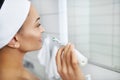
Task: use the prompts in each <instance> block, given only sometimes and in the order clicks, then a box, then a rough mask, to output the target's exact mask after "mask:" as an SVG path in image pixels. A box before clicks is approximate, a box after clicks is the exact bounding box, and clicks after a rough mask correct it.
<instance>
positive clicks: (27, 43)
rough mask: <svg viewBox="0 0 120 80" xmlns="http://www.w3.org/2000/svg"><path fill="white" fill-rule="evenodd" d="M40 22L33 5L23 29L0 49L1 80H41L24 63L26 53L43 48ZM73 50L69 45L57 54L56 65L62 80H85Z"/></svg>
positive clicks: (42, 30) (42, 29)
mask: <svg viewBox="0 0 120 80" xmlns="http://www.w3.org/2000/svg"><path fill="white" fill-rule="evenodd" d="M39 20H40V17H39V15H38V13H37V11H36V10H35V8H34V7H33V6H32V5H31V7H30V11H29V14H28V16H27V18H26V20H25V22H24V23H23V26H22V28H21V29H20V30H19V31H18V33H17V34H16V35H15V36H14V37H13V39H12V40H11V41H10V42H9V43H8V44H7V45H6V46H5V47H3V48H2V49H0V80H40V79H38V78H37V77H36V76H34V75H33V74H32V73H31V72H29V71H27V70H26V69H25V68H24V65H23V63H22V62H23V57H24V55H25V54H26V52H29V51H34V50H38V49H41V47H42V40H41V37H42V36H41V34H42V32H44V28H43V27H42V26H41V24H40V22H39ZM73 49H74V47H73V45H72V44H67V45H66V46H64V47H62V48H60V49H59V50H58V52H57V55H56V64H57V69H58V72H59V74H60V76H61V78H62V80H84V77H83V74H82V72H81V70H80V68H79V66H78V62H77V60H76V57H75V55H74V53H75V52H74V50H73ZM63 53H64V54H63Z"/></svg>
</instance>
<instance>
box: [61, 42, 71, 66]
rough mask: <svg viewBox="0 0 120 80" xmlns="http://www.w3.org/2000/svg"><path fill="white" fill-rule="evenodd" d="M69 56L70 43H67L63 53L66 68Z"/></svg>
mask: <svg viewBox="0 0 120 80" xmlns="http://www.w3.org/2000/svg"><path fill="white" fill-rule="evenodd" d="M69 54H70V43H68V44H67V45H66V47H65V51H64V57H63V58H64V61H65V64H66V66H68V58H69Z"/></svg>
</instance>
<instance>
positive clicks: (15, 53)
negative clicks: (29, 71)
mask: <svg viewBox="0 0 120 80" xmlns="http://www.w3.org/2000/svg"><path fill="white" fill-rule="evenodd" d="M24 54H25V53H23V52H20V51H19V50H17V49H9V48H6V49H3V50H1V51H0V66H1V67H2V68H5V69H11V68H12V69H20V68H24V65H23V57H24Z"/></svg>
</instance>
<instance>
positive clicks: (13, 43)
mask: <svg viewBox="0 0 120 80" xmlns="http://www.w3.org/2000/svg"><path fill="white" fill-rule="evenodd" d="M7 46H9V47H11V48H19V47H20V43H19V41H18V36H17V35H15V36H14V37H13V38H12V40H11V41H10V42H9V43H8V45H7Z"/></svg>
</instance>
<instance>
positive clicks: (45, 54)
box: [38, 37, 87, 80]
mask: <svg viewBox="0 0 120 80" xmlns="http://www.w3.org/2000/svg"><path fill="white" fill-rule="evenodd" d="M58 49H59V46H58V45H56V43H54V42H53V41H52V40H50V38H49V37H47V38H45V40H44V43H43V47H42V48H41V50H40V51H39V53H38V60H39V62H40V65H42V66H44V67H45V73H46V75H47V77H48V79H49V80H56V79H59V78H60V76H59V74H58V72H57V66H56V53H57V51H58ZM75 52H76V55H77V58H78V62H79V63H80V64H81V65H83V66H84V65H85V64H87V58H86V57H84V56H83V55H82V54H81V53H80V52H79V51H77V50H76V49H75ZM83 61H84V62H83Z"/></svg>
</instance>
